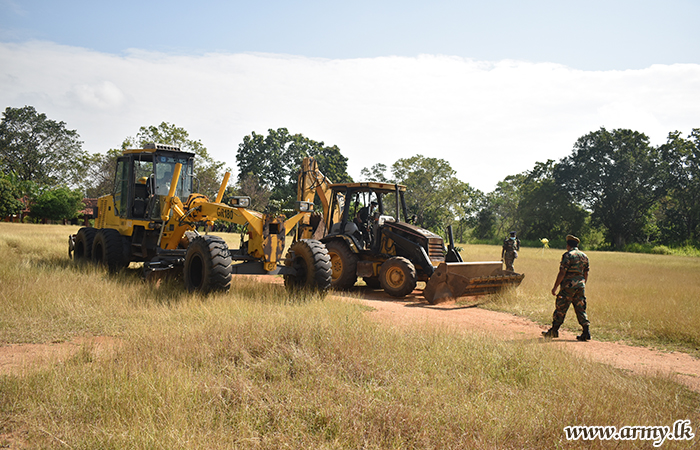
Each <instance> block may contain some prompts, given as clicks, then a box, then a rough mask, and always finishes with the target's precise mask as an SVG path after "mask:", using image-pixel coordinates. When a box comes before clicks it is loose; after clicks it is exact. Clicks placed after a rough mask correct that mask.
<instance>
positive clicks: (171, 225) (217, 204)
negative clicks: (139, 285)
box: [68, 144, 331, 293]
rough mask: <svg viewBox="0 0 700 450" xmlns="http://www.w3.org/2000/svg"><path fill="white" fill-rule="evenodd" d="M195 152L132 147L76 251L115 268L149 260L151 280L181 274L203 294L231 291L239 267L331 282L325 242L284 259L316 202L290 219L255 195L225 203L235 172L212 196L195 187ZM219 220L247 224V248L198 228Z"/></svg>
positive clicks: (72, 241)
mask: <svg viewBox="0 0 700 450" xmlns="http://www.w3.org/2000/svg"><path fill="white" fill-rule="evenodd" d="M194 157H195V155H194V154H193V153H188V152H183V151H181V150H180V149H179V147H175V146H169V145H163V144H147V145H145V148H143V149H132V150H125V151H124V153H123V155H122V156H120V157H119V158H118V159H117V169H116V179H115V181H116V182H115V189H114V192H113V193H112V194H110V195H106V196H104V197H101V198H99V199H98V206H97V214H96V219H95V226H94V227H83V228H81V229H80V230H78V233H77V234H75V235H72V236H70V237H69V249H68V253H69V256H70V257H72V258H74V259H75V260H76V261H81V260H82V261H92V262H95V263H98V264H101V265H104V266H106V267H107V268H108V269H109V270H110V271H118V270H120V269H121V268H123V267H126V266H128V265H129V264H130V263H131V262H143V270H144V276H145V278H146V279H152V278H162V277H163V276H165V275H180V274H181V275H182V276H183V278H184V283H185V287H186V288H187V289H188V290H189V291H199V292H203V293H208V292H212V291H228V290H229V289H230V286H231V275H232V274H234V273H235V274H282V275H284V279H285V285H286V286H287V287H288V288H290V289H307V288H308V289H317V290H325V289H327V288H328V287H329V286H330V281H331V271H330V259H329V256H328V254H327V251H326V248H325V246H324V245H323V244H321V243H320V242H318V241H315V240H312V239H304V240H297V241H295V242H294V243H293V244H292V245H291V246H290V248H289V250H288V252H287V254H286V257H285V258H284V259H283V258H282V256H283V252H284V248H285V238H286V235H287V233H289V232H291V231H292V230H293V229H294V227H295V225H296V224H297V223H298V222H299V221H300V220H301V219H302V218H303V217H305V216H307V215H309V214H310V210H311V209H312V204H310V203H308V202H297V211H298V214H296V215H295V216H293V217H291V218H289V219H285V217H284V216H283V215H275V214H263V213H259V212H256V211H252V210H249V209H246V207H247V206H248V205H249V203H250V198H248V197H234V198H233V200H232V205H227V204H224V203H222V198H223V195H224V191H225V189H226V184H227V183H228V179H229V176H230V174H229V173H226V175H225V176H224V180H223V182H222V183H221V187H220V188H219V191H218V194H217V196H216V199H215V200H214V201H213V202H212V201H209V199H208V198H207V197H206V196H204V195H202V194H197V193H194V192H193V184H194V179H195V178H194V174H193V167H194ZM181 199H185V201H184V202H183V201H182V200H181ZM216 220H222V221H226V222H231V223H235V224H239V225H244V226H245V229H246V230H247V234H246V235H243V236H242V237H241V245H240V248H238V249H229V248H228V245H227V244H226V242H225V241H224V240H223V239H221V238H220V237H218V236H213V235H201V234H200V233H199V232H198V229H200V228H203V227H204V228H206V227H210V226H211V225H213V223H214V221H216Z"/></svg>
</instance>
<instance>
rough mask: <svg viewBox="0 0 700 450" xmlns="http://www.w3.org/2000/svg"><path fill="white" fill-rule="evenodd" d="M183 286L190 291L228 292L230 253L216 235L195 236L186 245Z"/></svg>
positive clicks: (229, 286) (224, 243)
mask: <svg viewBox="0 0 700 450" xmlns="http://www.w3.org/2000/svg"><path fill="white" fill-rule="evenodd" d="M184 278H185V288H187V290H188V291H190V292H201V293H202V294H208V293H210V292H228V290H229V289H231V255H230V254H229V251H228V245H226V242H224V240H223V239H221V238H220V237H218V236H197V237H196V238H195V239H194V240H192V242H190V245H189V246H188V247H187V253H186V254H185V267H184Z"/></svg>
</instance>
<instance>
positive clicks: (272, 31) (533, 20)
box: [0, 0, 700, 191]
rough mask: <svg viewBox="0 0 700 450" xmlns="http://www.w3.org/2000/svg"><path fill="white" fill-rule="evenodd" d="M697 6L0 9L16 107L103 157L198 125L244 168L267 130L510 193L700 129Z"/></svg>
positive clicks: (359, 161) (92, 5)
mask: <svg viewBox="0 0 700 450" xmlns="http://www.w3.org/2000/svg"><path fill="white" fill-rule="evenodd" d="M698 17H700V2H698V1H689V0H686V1H677V0H670V1H664V2H658V1H639V0H638V1H626V0H625V1H614V0H608V1H580V2H562V1H533V2H522V1H492V2H483V1H481V2H474V1H462V2H457V1H453V2H443V1H431V2H415V1H401V2H400V1H374V2H369V1H356V2H337V1H297V2H283V1H256V2H238V1H232V2H223V1H222V2H207V1H200V2H191V1H189V2H182V1H169V2H148V1H139V2H136V1H121V2H100V1H62V2H55V1H18V0H14V1H13V0H0V107H2V108H3V109H4V107H7V106H13V107H19V106H23V105H25V104H30V105H33V106H35V107H36V108H37V109H38V110H39V111H41V112H45V113H47V115H48V116H49V117H50V118H53V119H55V120H63V121H65V122H66V123H67V126H68V127H69V128H70V129H76V130H78V132H79V133H80V135H81V137H82V138H83V140H84V141H85V144H84V148H85V149H86V150H88V151H90V152H91V153H95V152H104V151H106V150H107V149H108V148H114V147H117V146H118V145H119V144H120V143H121V141H122V140H123V139H124V138H125V137H126V136H132V135H134V134H136V132H137V131H138V127H140V126H143V125H155V124H158V123H160V122H162V121H168V122H171V123H174V124H176V125H177V126H181V127H183V128H185V129H187V130H188V131H189V132H190V136H191V137H193V138H195V139H200V140H201V141H202V142H203V144H204V145H205V146H207V148H208V149H209V150H210V152H211V153H212V154H213V155H214V156H215V157H216V158H217V159H221V160H224V161H226V162H227V164H228V165H229V166H231V167H232V168H234V170H235V150H236V148H237V146H238V143H239V142H241V141H242V138H243V136H245V135H247V134H250V132H251V131H255V132H257V133H265V132H266V131H267V130H268V129H270V128H278V127H287V128H289V130H290V131H291V132H293V133H302V134H304V135H305V136H307V137H309V138H311V139H314V140H318V141H324V142H325V143H326V144H330V145H333V144H334V145H338V146H339V147H340V149H341V151H342V152H343V154H344V155H345V156H347V157H348V158H349V159H350V160H349V169H350V170H349V171H350V173H351V175H353V176H354V177H358V176H359V171H360V169H362V167H368V166H370V165H372V164H373V163H374V162H383V163H385V164H388V165H390V164H391V163H393V162H394V161H396V159H398V158H402V157H409V156H413V155H415V154H419V153H420V154H423V155H426V156H432V157H440V158H443V159H446V160H448V161H449V162H450V163H451V165H452V167H453V168H455V170H457V174H458V176H459V177H460V178H461V179H462V180H463V181H466V182H469V183H470V184H472V185H474V186H475V187H477V188H479V189H482V190H485V191H490V190H492V189H493V187H494V186H495V183H496V182H498V181H499V180H502V179H503V178H504V177H505V176H507V175H512V174H515V173H519V172H522V171H525V170H528V169H530V168H532V167H533V166H534V163H535V162H537V161H545V160H546V159H559V158H561V157H563V156H566V155H568V154H569V153H570V151H571V148H572V146H573V143H574V142H575V141H576V139H578V138H579V137H580V136H582V135H584V134H586V133H588V132H591V131H595V130H596V129H598V128H600V127H601V126H605V127H607V128H632V129H635V130H637V131H642V132H645V133H646V134H647V135H649V137H650V138H651V140H652V142H653V143H654V144H660V143H662V142H663V141H664V140H665V138H666V135H667V133H668V132H671V131H674V130H680V131H682V132H683V133H689V132H690V131H691V129H692V128H693V127H700V106H698V104H700V102H698V99H700V28H699V27H698V26H697V24H696V22H697V18H698Z"/></svg>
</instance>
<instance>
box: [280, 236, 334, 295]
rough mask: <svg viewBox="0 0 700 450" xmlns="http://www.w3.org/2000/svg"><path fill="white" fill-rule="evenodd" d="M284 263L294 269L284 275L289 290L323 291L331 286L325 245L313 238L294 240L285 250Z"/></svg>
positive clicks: (329, 262)
mask: <svg viewBox="0 0 700 450" xmlns="http://www.w3.org/2000/svg"><path fill="white" fill-rule="evenodd" d="M284 265H285V266H287V267H291V268H293V269H294V270H295V271H296V274H295V275H285V276H284V285H285V286H286V287H287V289H289V290H303V289H307V290H314V291H325V290H327V289H328V288H330V287H331V258H330V256H328V250H326V246H325V245H323V244H322V243H321V242H319V241H317V240H314V239H302V240H300V241H297V242H295V243H294V244H292V246H291V247H290V248H289V250H288V251H287V256H286V258H285V260H284Z"/></svg>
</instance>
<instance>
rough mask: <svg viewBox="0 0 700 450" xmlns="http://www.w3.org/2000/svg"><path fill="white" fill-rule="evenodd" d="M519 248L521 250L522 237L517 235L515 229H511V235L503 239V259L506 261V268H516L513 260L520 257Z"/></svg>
mask: <svg viewBox="0 0 700 450" xmlns="http://www.w3.org/2000/svg"><path fill="white" fill-rule="evenodd" d="M518 250H520V239H518V238H517V237H516V236H515V231H511V232H510V236H509V237H507V238H506V239H505V240H504V241H503V249H502V250H501V260H502V261H504V262H505V263H506V270H513V271H514V270H515V269H513V262H515V258H517V257H518Z"/></svg>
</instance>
